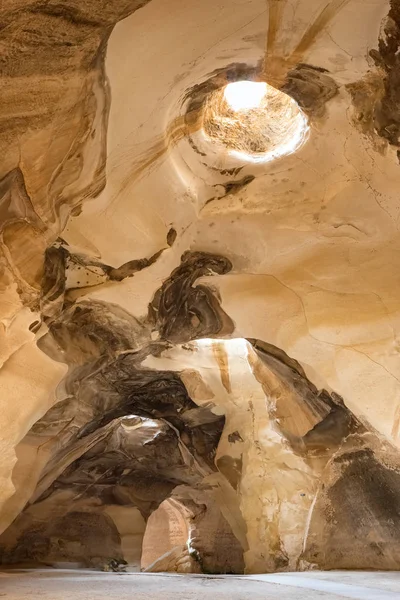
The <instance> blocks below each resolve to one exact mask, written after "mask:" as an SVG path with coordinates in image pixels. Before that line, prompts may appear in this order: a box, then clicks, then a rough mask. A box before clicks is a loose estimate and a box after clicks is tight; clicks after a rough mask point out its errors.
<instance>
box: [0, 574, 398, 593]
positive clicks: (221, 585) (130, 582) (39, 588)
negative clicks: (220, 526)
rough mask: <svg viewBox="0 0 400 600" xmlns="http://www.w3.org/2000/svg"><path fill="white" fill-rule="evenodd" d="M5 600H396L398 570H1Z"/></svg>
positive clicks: (1, 582) (0, 582) (0, 578)
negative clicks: (175, 572) (244, 574)
mask: <svg viewBox="0 0 400 600" xmlns="http://www.w3.org/2000/svg"><path fill="white" fill-rule="evenodd" d="M0 597H4V598H6V599H7V600H25V598H30V599H31V600H36V599H39V598H40V599H44V600H45V599H48V600H72V599H74V600H102V599H103V598H104V599H106V598H107V599H108V598H118V600H125V599H128V598H129V600H153V599H157V600H158V599H161V598H162V599H163V600H169V599H171V600H172V599H173V600H214V599H215V598H219V599H221V600H247V599H248V598H252V600H274V599H276V598H279V600H299V599H300V598H307V600H317V599H321V600H334V599H337V598H353V599H356V600H389V599H391V600H395V599H396V600H398V599H399V598H400V573H381V572H374V573H370V572H347V571H346V572H341V571H335V572H332V571H331V572H327V573H320V572H312V573H311V572H309V573H285V574H274V575H252V576H247V577H237V576H232V577H230V576H207V575H171V574H160V575H158V574H142V573H126V574H125V573H99V572H94V571H77V570H50V569H49V570H35V571H33V570H14V571H7V572H0Z"/></svg>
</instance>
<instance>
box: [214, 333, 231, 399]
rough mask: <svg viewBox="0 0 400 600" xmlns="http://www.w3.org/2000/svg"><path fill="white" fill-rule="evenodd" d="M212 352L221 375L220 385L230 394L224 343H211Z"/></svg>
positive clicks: (227, 361) (227, 359)
mask: <svg viewBox="0 0 400 600" xmlns="http://www.w3.org/2000/svg"><path fill="white" fill-rule="evenodd" d="M212 351H213V355H214V358H215V360H216V363H217V365H218V368H219V372H220V374H221V383H222V385H223V386H224V388H225V389H226V391H227V392H228V394H230V393H231V392H232V386H231V380H230V377H229V358H228V353H227V351H226V348H225V344H224V342H218V341H213V342H212Z"/></svg>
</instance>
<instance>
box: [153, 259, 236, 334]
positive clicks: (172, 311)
mask: <svg viewBox="0 0 400 600" xmlns="http://www.w3.org/2000/svg"><path fill="white" fill-rule="evenodd" d="M231 269H232V264H231V263H230V261H229V260H228V259H227V258H225V257H223V256H218V255H214V254H208V253H206V252H186V253H185V254H184V255H183V256H182V262H181V265H180V266H179V267H177V268H176V269H175V270H174V271H173V272H172V274H171V276H170V277H169V278H168V279H167V280H166V281H165V282H164V283H163V285H162V287H161V288H160V289H159V290H158V291H157V292H156V294H155V296H154V299H153V301H152V302H151V303H150V305H149V320H150V322H151V323H152V324H153V325H154V327H155V328H156V329H158V331H159V332H160V335H161V337H162V339H164V340H168V341H170V342H173V343H184V342H188V341H189V340H193V339H196V338H205V337H213V336H216V335H220V336H221V335H227V334H229V333H232V332H233V330H234V324H233V322H232V320H231V319H230V318H229V317H228V315H227V314H226V313H225V312H224V311H223V309H222V308H221V305H220V302H219V300H218V298H217V297H216V295H215V294H214V293H213V292H212V291H211V290H210V289H209V288H208V287H206V286H205V285H197V286H195V285H194V284H195V282H196V280H197V279H198V278H199V277H202V276H205V275H212V274H214V273H216V274H218V275H224V274H225V273H228V272H229V271H230V270H231Z"/></svg>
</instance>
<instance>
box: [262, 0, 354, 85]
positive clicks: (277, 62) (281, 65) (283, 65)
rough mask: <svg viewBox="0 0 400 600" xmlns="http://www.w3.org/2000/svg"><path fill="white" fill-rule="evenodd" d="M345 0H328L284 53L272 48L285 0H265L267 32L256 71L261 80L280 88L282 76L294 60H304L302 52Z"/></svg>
mask: <svg viewBox="0 0 400 600" xmlns="http://www.w3.org/2000/svg"><path fill="white" fill-rule="evenodd" d="M348 2H349V0H331V1H330V2H328V3H327V4H326V5H325V7H324V8H323V9H322V10H321V11H320V12H319V13H318V15H317V16H316V17H315V19H314V20H312V21H311V22H310V23H309V25H308V26H307V28H306V31H305V32H304V33H303V34H302V36H301V39H300V41H299V42H298V43H297V45H296V46H295V47H294V49H293V50H291V51H290V52H289V54H287V55H283V54H281V53H280V52H278V51H277V50H276V41H277V37H278V34H279V29H280V26H281V24H282V19H283V14H284V8H285V5H286V0H268V7H269V16H268V33H267V40H266V49H265V56H264V65H263V69H262V72H261V75H260V79H261V80H262V81H266V82H267V83H269V84H270V85H272V86H274V87H276V88H278V89H280V88H281V87H282V86H283V84H284V83H285V80H286V77H287V75H288V73H289V71H291V70H292V69H293V68H294V67H295V66H296V65H297V64H298V63H300V62H303V61H304V57H305V55H306V53H307V52H308V51H309V50H310V48H311V47H312V45H313V44H314V43H315V41H316V39H317V37H318V36H319V35H321V33H323V32H324V30H325V29H326V27H327V26H328V25H329V23H330V22H331V21H332V19H333V18H334V17H335V16H336V15H337V14H338V13H339V12H340V10H341V9H342V8H343V7H344V6H345V5H346V4H347V3H348Z"/></svg>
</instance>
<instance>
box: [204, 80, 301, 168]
mask: <svg viewBox="0 0 400 600" xmlns="http://www.w3.org/2000/svg"><path fill="white" fill-rule="evenodd" d="M203 130H204V133H205V134H206V136H207V137H208V139H209V140H211V141H213V142H219V143H220V144H223V145H224V146H225V147H226V148H227V149H228V150H229V151H230V152H231V153H232V154H234V155H236V156H238V157H240V158H242V159H245V160H250V161H260V162H267V161H270V160H273V159H274V158H278V157H280V156H285V155H287V154H291V153H292V152H294V151H295V150H297V149H298V148H299V147H300V146H301V144H302V143H303V142H304V140H305V139H306V136H307V132H308V120H307V117H306V115H305V114H304V113H303V111H302V110H301V108H300V107H299V105H298V104H297V102H296V101H295V100H294V99H293V98H291V97H290V96H288V95H287V94H285V93H284V92H281V91H279V90H277V89H275V88H274V87H272V86H270V85H268V84H267V83H264V82H256V81H236V82H234V83H229V84H228V85H226V86H225V87H223V88H220V89H219V90H217V91H215V92H213V93H212V94H210V95H209V97H208V98H207V100H206V103H205V106H204V113H203Z"/></svg>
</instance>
